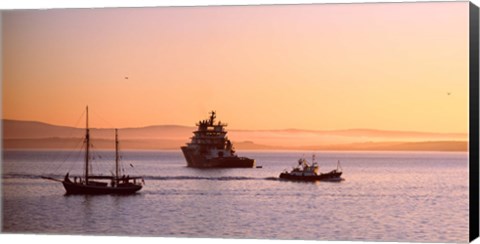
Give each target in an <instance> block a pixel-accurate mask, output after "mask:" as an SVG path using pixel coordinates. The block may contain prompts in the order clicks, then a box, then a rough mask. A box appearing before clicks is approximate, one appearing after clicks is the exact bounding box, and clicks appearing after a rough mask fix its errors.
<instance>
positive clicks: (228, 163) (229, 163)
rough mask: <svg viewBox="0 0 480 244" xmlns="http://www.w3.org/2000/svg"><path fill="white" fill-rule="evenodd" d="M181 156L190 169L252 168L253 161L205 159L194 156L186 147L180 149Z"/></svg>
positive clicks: (235, 158) (240, 158)
mask: <svg viewBox="0 0 480 244" xmlns="http://www.w3.org/2000/svg"><path fill="white" fill-rule="evenodd" d="M181 149H182V152H183V156H185V159H186V160H187V167H192V168H253V167H255V160H254V159H250V158H245V157H237V156H235V157H218V158H212V159H206V158H205V157H203V156H201V155H198V154H195V153H194V151H193V150H191V149H189V148H188V147H181Z"/></svg>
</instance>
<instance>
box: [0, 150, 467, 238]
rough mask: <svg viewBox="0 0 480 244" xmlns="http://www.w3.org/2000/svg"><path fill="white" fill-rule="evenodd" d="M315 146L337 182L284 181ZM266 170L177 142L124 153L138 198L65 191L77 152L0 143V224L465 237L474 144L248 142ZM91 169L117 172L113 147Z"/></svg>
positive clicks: (118, 230)
mask: <svg viewBox="0 0 480 244" xmlns="http://www.w3.org/2000/svg"><path fill="white" fill-rule="evenodd" d="M313 154H315V158H316V161H317V162H318V164H319V165H320V171H321V172H328V171H330V170H333V169H336V168H337V162H338V161H340V166H341V168H342V171H343V175H342V177H343V179H344V180H343V181H341V182H316V183H302V182H290V181H284V180H279V179H278V176H279V174H280V173H281V172H283V171H284V170H291V169H292V167H294V166H296V165H297V162H298V159H299V158H301V157H305V158H306V159H307V160H311V157H312V155H313ZM239 155H240V156H245V157H251V158H254V159H255V160H256V164H257V166H261V168H243V169H241V168H237V169H194V168H188V167H186V162H185V159H184V158H183V155H182V154H181V152H180V150H172V151H161V150H160V151H122V153H121V162H122V166H123V168H124V170H122V172H121V173H122V174H125V175H130V176H143V177H144V180H145V186H144V188H143V189H142V190H141V191H140V192H138V193H137V194H134V195H128V196H119V195H99V196H85V195H65V190H64V188H63V186H62V184H61V183H59V182H55V181H51V180H45V179H42V178H41V176H49V177H54V178H58V179H63V177H64V175H65V174H66V173H67V172H69V173H70V175H71V176H75V175H77V176H81V175H82V173H83V162H82V160H83V157H84V155H83V153H82V152H81V151H69V150H62V151H48V150H32V151H21V150H4V151H3V155H2V159H3V160H2V179H1V181H2V202H1V203H2V232H3V233H24V234H25V233H26V234H30V233H33V234H67V235H107V236H112V235H114V236H155V237H198V238H203V237H208V238H228V239H237V238H240V239H245V238H246V239H269V240H272V239H274V240H298V239H300V240H322V241H326V240H329V241H384V242H389V241H394V242H398V241H400V242H441V243H445V242H453V243H459V242H463V243H466V242H468V216H469V204H468V196H469V180H468V153H464V152H314V151H241V152H239ZM92 159H93V161H92V166H91V169H92V171H93V172H97V174H104V175H110V174H111V173H112V172H114V152H113V151H104V150H95V151H94V153H93V156H92Z"/></svg>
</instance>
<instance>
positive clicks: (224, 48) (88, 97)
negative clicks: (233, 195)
mask: <svg viewBox="0 0 480 244" xmlns="http://www.w3.org/2000/svg"><path fill="white" fill-rule="evenodd" d="M2 18H3V19H2V38H3V40H2V41H3V42H2V51H3V57H2V58H3V60H2V62H3V77H2V85H3V86H2V92H3V94H2V103H3V107H2V109H3V111H2V112H3V118H4V119H18V120H35V121H42V122H46V123H51V124H56V125H70V126H72V125H74V124H75V122H76V121H78V117H79V116H80V114H82V112H83V110H84V108H85V106H86V105H88V106H89V108H90V111H92V112H93V113H94V114H96V115H98V116H99V117H101V119H98V120H96V121H92V123H91V124H93V126H96V127H112V126H114V127H120V128H122V127H141V126H149V125H161V124H177V125H189V126H192V125H194V123H195V122H197V121H198V120H201V119H205V118H207V117H208V112H209V111H210V110H216V111H217V114H218V118H219V119H220V120H222V122H227V123H228V124H229V127H230V128H232V129H253V130H261V129H286V128H296V129H308V130H336V129H352V128H369V129H383V130H404V131H428V132H456V133H465V132H468V51H469V50H468V2H441V3H395V4H394V3H390V4H388V3H384V4H318V5H288V6H230V7H218V6H217V7H160V8H116V9H77V10H72V9H69V10H67V9H64V10H19V11H6V12H3V13H2ZM94 117H95V116H94ZM105 121H108V122H105Z"/></svg>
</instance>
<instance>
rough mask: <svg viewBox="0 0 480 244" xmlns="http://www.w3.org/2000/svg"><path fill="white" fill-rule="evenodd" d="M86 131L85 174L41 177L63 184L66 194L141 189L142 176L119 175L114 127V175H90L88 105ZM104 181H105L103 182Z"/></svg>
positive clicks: (132, 191)
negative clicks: (71, 176) (59, 178)
mask: <svg viewBox="0 0 480 244" xmlns="http://www.w3.org/2000/svg"><path fill="white" fill-rule="evenodd" d="M86 114H87V115H86V117H87V119H86V120H87V123H86V131H85V139H84V144H85V175H84V177H83V178H82V177H74V178H73V181H72V180H71V179H70V176H69V173H67V174H66V175H65V177H64V179H63V180H58V179H54V178H51V177H42V178H44V179H48V180H54V181H59V182H61V183H62V184H63V186H64V187H65V190H66V194H133V193H136V192H137V191H139V190H140V189H142V186H143V184H144V180H143V178H142V177H130V176H125V175H123V176H120V175H119V171H120V169H119V158H120V157H119V154H118V133H117V129H115V175H113V176H102V175H91V174H90V172H89V168H90V167H89V166H90V165H89V163H90V162H89V161H90V160H89V159H90V130H89V128H88V107H87V110H86ZM105 181H106V182H105Z"/></svg>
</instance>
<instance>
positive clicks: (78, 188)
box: [62, 181, 142, 195]
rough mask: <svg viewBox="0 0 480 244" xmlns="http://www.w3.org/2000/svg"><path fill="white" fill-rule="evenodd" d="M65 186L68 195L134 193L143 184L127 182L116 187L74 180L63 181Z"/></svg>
mask: <svg viewBox="0 0 480 244" xmlns="http://www.w3.org/2000/svg"><path fill="white" fill-rule="evenodd" d="M62 183H63V187H65V190H66V191H67V193H66V194H67V195H70V194H72V195H73V194H80V195H102V194H118V195H127V194H134V193H136V192H137V191H139V190H140V189H142V186H141V185H134V184H125V185H119V186H116V187H111V186H98V185H84V184H79V183H74V182H67V181H62Z"/></svg>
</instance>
